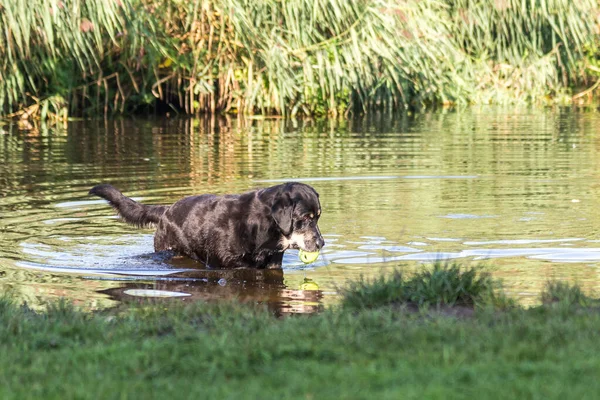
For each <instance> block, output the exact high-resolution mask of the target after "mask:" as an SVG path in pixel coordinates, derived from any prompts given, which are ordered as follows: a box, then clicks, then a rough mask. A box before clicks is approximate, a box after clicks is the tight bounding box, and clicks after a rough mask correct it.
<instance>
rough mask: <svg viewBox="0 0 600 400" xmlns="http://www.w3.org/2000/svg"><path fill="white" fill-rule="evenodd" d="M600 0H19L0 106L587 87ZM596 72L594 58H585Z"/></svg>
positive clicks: (371, 97) (2, 44)
mask: <svg viewBox="0 0 600 400" xmlns="http://www.w3.org/2000/svg"><path fill="white" fill-rule="evenodd" d="M598 9H599V7H598V4H597V2H596V1H594V0H582V1H577V2H574V1H571V0H549V1H533V2H529V1H527V2H524V1H521V0H486V1H483V2H474V1H471V0H445V1H438V0H422V1H417V0H405V1H390V0H366V1H365V0H351V1H342V0H316V1H308V0H290V1H286V2H281V1H275V0H264V1H247V0H212V1H200V0H193V1H182V0H167V1H161V2H158V1H155V0H108V1H106V0H87V1H84V0H33V1H31V2H23V1H20V0H6V1H4V2H3V3H2V5H0V26H1V27H2V28H0V29H2V31H3V32H2V33H3V34H2V35H0V59H1V60H2V61H0V114H10V113H13V112H18V114H17V115H19V116H21V117H22V118H28V117H29V116H31V115H42V116H43V117H49V118H56V119H64V118H65V116H66V115H67V114H69V115H75V114H78V113H81V112H82V111H85V112H86V113H87V114H89V115H97V114H101V113H104V114H107V113H111V112H125V111H135V109H136V108H139V107H145V106H153V105H154V106H156V104H157V99H158V103H160V104H163V105H165V106H166V107H168V109H170V110H182V111H184V112H187V113H192V114H193V113H197V112H217V111H220V112H239V113H255V112H259V113H279V114H292V115H294V114H298V113H300V114H307V115H313V114H323V113H330V114H338V113H341V112H347V111H350V110H357V111H368V110H373V109H381V110H389V109H403V108H405V107H408V106H423V105H427V104H435V103H458V104H467V103H470V102H478V103H489V102H496V103H509V102H525V101H539V100H540V99H546V98H548V97H549V96H555V97H556V96H559V95H561V94H562V93H564V92H565V91H567V90H568V89H569V88H572V87H578V86H580V85H585V84H586V83H587V79H588V77H589V76H592V75H593V74H594V71H595V69H594V68H596V67H595V62H594V59H595V57H596V54H597V51H596V47H595V45H596V40H597V38H596V36H595V28H596V21H595V15H597V13H598ZM588 65H589V66H590V67H591V69H587V70H586V68H587V66H588Z"/></svg>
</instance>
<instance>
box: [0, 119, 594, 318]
mask: <svg viewBox="0 0 600 400" xmlns="http://www.w3.org/2000/svg"><path fill="white" fill-rule="evenodd" d="M599 128H600V115H599V114H598V113H597V112H594V111H581V110H576V109H537V110H529V109H499V108H474V109H470V110H468V111H461V112H434V113H429V114H418V115H414V116H406V115H398V116H389V115H387V116H383V115H382V116H379V115H375V116H371V117H368V118H363V119H352V120H343V121H330V120H328V121H320V122H318V121H317V122H315V121H284V120H281V119H249V120H241V119H213V120H211V119H203V120H200V119H157V118H151V119H127V120H114V121H113V120H111V121H85V122H73V123H69V124H68V125H67V126H65V127H62V126H61V127H53V128H39V129H33V130H27V131H23V130H18V129H17V128H16V126H11V125H8V124H4V125H0V290H1V291H3V292H4V291H11V292H12V293H13V294H14V295H15V296H17V297H18V298H19V299H20V300H21V301H26V302H27V303H28V304H30V305H32V306H37V307H40V306H43V305H44V304H46V303H47V302H48V301H49V300H52V299H56V298H58V297H67V298H69V299H72V300H74V301H75V302H76V303H77V304H80V305H83V306H85V307H87V308H90V309H95V308H104V307H109V306H112V305H114V304H116V302H119V301H127V300H132V299H138V298H145V297H146V296H181V297H178V298H181V299H183V300H182V301H192V300H194V299H225V298H231V297H237V298H238V299H240V300H241V301H252V302H261V303H265V304H268V305H269V306H270V307H272V308H273V309H274V310H276V311H277V312H280V313H290V312H314V311H318V310H320V309H322V308H323V307H324V306H327V305H328V304H334V303H335V302H336V301H337V300H338V298H339V292H340V288H342V287H344V285H345V282H346V281H347V280H348V279H358V278H359V277H360V276H365V277H370V276H376V275H379V274H381V273H388V272H390V271H392V270H393V269H395V268H402V269H407V270H415V269H418V268H424V266H425V264H424V263H428V262H432V261H435V260H438V259H444V260H453V261H454V260H455V261H459V262H461V263H464V264H467V265H474V264H479V263H483V264H485V265H486V268H488V269H489V270H490V271H492V272H493V274H494V275H495V276H496V277H498V278H501V279H502V280H503V281H504V284H505V286H506V288H507V290H508V293H509V294H510V295H511V296H514V297H515V298H517V299H519V301H521V302H523V303H524V304H532V303H534V302H536V301H537V296H538V295H539V292H540V290H541V289H542V287H543V285H544V284H545V283H546V282H547V281H548V280H550V279H560V280H567V281H570V282H578V283H580V284H581V285H583V286H584V288H585V289H586V290H587V291H589V292H595V291H596V290H597V289H598V288H599V284H598V267H599V266H600V235H598V234H597V230H596V229H595V228H596V227H598V226H600V221H599V219H600V213H599V212H598V209H599V206H600V197H599V196H598V191H599V187H600V186H599V182H600V180H599V178H600V157H599V154H598V153H599V151H600V137H599V135H598V132H599ZM289 180H297V181H302V182H306V183H308V184H311V185H312V186H314V187H315V188H316V190H317V191H318V192H319V193H320V195H321V203H322V206H323V215H322V218H321V221H320V224H319V225H320V227H321V231H322V232H323V234H324V236H325V240H326V243H327V244H326V247H325V248H324V251H323V252H322V255H321V256H320V258H319V259H318V260H317V262H316V263H315V264H313V265H309V266H305V265H303V264H302V263H301V262H300V261H299V260H298V258H297V253H296V252H293V251H290V252H288V253H286V257H285V258H284V268H283V273H282V274H277V273H270V272H264V271H263V272H261V271H259V272H258V273H252V272H247V271H246V272H241V273H240V272H232V271H226V272H223V273H219V274H215V273H212V272H211V273H208V274H207V273H205V272H203V271H200V270H199V269H198V267H199V266H198V265H197V264H196V263H195V262H193V261H190V260H187V259H182V258H176V259H171V258H168V257H164V256H162V255H160V254H159V255H156V254H153V252H152V250H153V249H152V230H148V229H144V230H139V229H136V228H134V227H131V226H128V225H125V224H124V223H122V222H121V221H119V219H118V218H117V217H115V215H114V213H113V211H112V210H111V208H110V207H109V206H108V205H107V203H106V202H105V201H103V200H101V199H98V198H95V197H91V196H88V195H87V191H88V190H89V189H90V188H91V187H92V186H94V185H95V184H97V183H101V182H105V183H111V184H113V185H115V186H117V187H118V188H120V189H121V190H122V191H123V192H124V193H125V194H126V195H129V196H131V197H133V198H135V199H136V200H138V201H141V202H144V203H149V204H150V203H152V204H168V203H172V202H174V201H176V200H178V199H180V198H181V197H183V196H187V195H191V194H200V193H216V194H224V193H239V192H243V191H246V190H250V189H254V188H258V187H265V186H270V185H274V184H277V183H280V182H285V181H289Z"/></svg>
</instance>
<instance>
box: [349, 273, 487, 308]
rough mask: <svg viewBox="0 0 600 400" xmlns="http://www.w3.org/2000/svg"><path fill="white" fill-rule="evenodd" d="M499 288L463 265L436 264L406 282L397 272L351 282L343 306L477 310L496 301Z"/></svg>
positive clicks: (406, 279)
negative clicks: (450, 307) (453, 307)
mask: <svg viewBox="0 0 600 400" xmlns="http://www.w3.org/2000/svg"><path fill="white" fill-rule="evenodd" d="M497 286H498V284H497V282H495V281H494V280H493V279H492V277H491V275H490V274H489V273H485V272H481V271H480V268H463V267H461V266H460V265H459V264H442V263H436V264H434V265H433V267H432V268H431V269H424V270H422V271H420V272H417V273H416V274H414V275H413V276H411V277H410V278H406V277H405V276H404V275H403V274H402V273H401V272H399V271H396V272H395V273H394V274H392V275H391V276H389V277H386V276H381V277H379V278H376V279H374V280H372V281H368V280H360V281H357V282H351V283H350V285H349V287H348V288H346V289H345V290H344V298H343V302H342V304H343V305H344V306H345V307H347V308H352V309H360V308H365V307H366V308H373V307H381V306H385V305H390V304H395V305H402V304H404V305H416V306H419V307H421V306H426V307H428V306H440V305H449V306H454V305H460V306H474V305H475V304H476V303H478V302H481V303H485V302H486V301H491V300H495V299H496V297H497V296H494V295H493V294H492V293H493V291H494V289H496V288H497Z"/></svg>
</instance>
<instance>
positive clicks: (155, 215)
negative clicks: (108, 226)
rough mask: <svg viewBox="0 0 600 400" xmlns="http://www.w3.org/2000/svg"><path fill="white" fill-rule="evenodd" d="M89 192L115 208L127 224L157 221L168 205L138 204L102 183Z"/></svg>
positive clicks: (146, 224)
mask: <svg viewBox="0 0 600 400" xmlns="http://www.w3.org/2000/svg"><path fill="white" fill-rule="evenodd" d="M90 194H95V195H96V196H100V197H102V198H103V199H106V200H108V203H109V204H110V205H111V206H112V207H113V208H114V209H115V210H117V213H119V215H120V216H121V218H123V220H124V221H125V222H127V223H129V224H132V225H135V226H138V227H143V226H148V225H151V224H156V223H158V220H159V219H160V217H161V216H162V215H163V214H164V213H165V211H167V209H168V208H169V206H148V205H145V204H140V203H138V202H136V201H134V200H132V199H130V198H129V197H126V196H124V195H123V193H121V192H119V191H118V190H117V189H116V188H115V187H114V186H112V185H107V184H102V185H97V186H94V187H93V188H92V189H91V190H90Z"/></svg>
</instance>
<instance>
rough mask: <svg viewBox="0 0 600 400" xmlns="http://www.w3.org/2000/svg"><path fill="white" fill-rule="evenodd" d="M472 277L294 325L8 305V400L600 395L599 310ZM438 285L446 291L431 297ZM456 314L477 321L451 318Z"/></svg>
mask: <svg viewBox="0 0 600 400" xmlns="http://www.w3.org/2000/svg"><path fill="white" fill-rule="evenodd" d="M440 271H441V272H440ZM457 272H458V274H457ZM464 273H467V275H468V271H462V270H455V271H448V270H447V269H446V270H444V269H443V268H442V269H441V270H440V269H438V271H437V275H438V277H437V278H434V279H431V276H432V275H430V276H429V278H428V277H427V275H418V276H416V277H410V278H399V277H400V275H397V276H395V277H392V278H390V279H380V280H378V281H375V282H371V283H366V282H363V283H362V284H360V285H359V286H355V287H354V288H350V289H349V290H348V292H347V293H346V294H345V297H344V299H345V300H344V301H343V305H342V307H340V308H338V309H335V310H329V311H326V312H324V313H322V314H319V315H315V316H312V317H293V318H285V319H276V318H274V317H273V316H272V315H270V314H269V313H268V312H266V311H265V310H264V309H262V308H258V307H250V306H240V305H234V304H220V305H218V304H217V305H215V304H205V303H196V304H184V303H181V302H167V303H162V302H161V303H154V304H141V305H138V306H134V307H131V306H128V307H123V308H121V309H120V310H113V311H110V312H108V313H92V314H86V313H83V312H80V311H77V310H74V309H73V308H72V307H71V306H69V305H66V304H57V305H54V306H53V307H51V308H50V309H49V310H48V311H47V312H44V313H40V314H38V313H34V312H33V311H31V310H29V309H27V308H26V307H18V306H16V305H13V304H10V302H9V301H7V300H4V301H2V302H0V397H1V398H3V399H11V398H19V399H23V398H47V399H50V398H57V399H58V398H61V399H62V398H98V397H101V398H302V399H306V398H365V399H366V398H390V399H392V398H394V399H397V398H444V399H448V398H471V397H473V396H482V397H483V398H541V397H543V398H584V397H586V396H589V395H590V393H595V392H596V391H597V390H598V389H600V383H598V379H597V376H598V374H599V373H600V357H599V356H597V355H596V354H595V352H594V351H593V350H592V349H594V348H596V347H597V346H598V342H599V340H600V334H599V333H598V332H600V313H598V312H597V308H594V307H595V304H596V302H595V301H592V300H591V299H589V298H587V297H586V296H585V295H583V294H582V293H581V292H580V291H579V290H578V289H577V288H576V287H571V286H568V285H564V284H552V285H549V287H548V289H547V291H546V292H545V293H544V295H543V299H544V300H545V301H547V303H546V304H544V305H542V306H540V307H537V308H533V309H522V308H520V307H516V306H513V305H510V304H508V303H503V304H504V306H503V307H502V308H501V309H500V308H498V307H496V306H493V303H494V302H490V301H489V297H488V296H487V295H485V293H488V289H489V288H490V287H489V285H488V283H489V282H490V281H488V278H487V277H484V278H483V280H481V279H480V278H477V277H474V278H475V279H472V278H473V277H469V276H466V275H464ZM465 276H466V277H465ZM440 278H442V279H440ZM419 281H420V282H421V283H423V285H421V286H419V285H416V283H417V282H419ZM434 282H446V285H445V286H444V285H443V286H444V287H445V288H443V289H439V288H438V289H437V292H438V293H439V294H440V295H439V296H430V295H425V294H426V293H428V292H429V290H424V289H423V288H425V287H429V288H431V287H434V286H436V285H437V283H434ZM469 282H471V283H470V284H469ZM473 282H476V283H478V285H475V286H474V285H473ZM485 282H487V283H485ZM479 284H483V286H481V285H479ZM375 286H377V287H378V288H375ZM384 287H387V289H383V288H384ZM390 287H396V288H400V290H399V291H400V292H402V293H404V295H401V296H400V297H402V298H405V295H406V294H409V293H411V296H409V297H410V298H411V299H412V300H409V301H399V300H398V297H397V296H396V297H390V298H389V299H388V300H389V301H382V302H379V303H378V304H377V305H375V304H371V305H370V306H369V307H365V306H364V305H360V304H359V303H358V302H357V301H356V297H353V296H355V295H356V294H357V290H358V291H359V292H361V294H359V295H358V296H359V297H364V293H365V290H371V291H372V292H377V293H381V292H385V291H387V292H389V293H392V292H395V293H398V290H392V289H390ZM367 288H368V289H367ZM461 288H463V289H464V288H468V289H467V291H469V290H471V289H476V292H474V293H471V295H469V296H465V295H464V294H465V293H467V292H465V291H464V290H462V289H461ZM477 288H479V289H477ZM480 289H481V290H480ZM449 293H450V294H452V293H454V295H449ZM457 293H458V295H456V294H457ZM460 293H463V294H460ZM498 296H499V295H498ZM379 298H380V299H381V297H380V296H379ZM486 298H487V299H488V300H485V299H486ZM418 299H423V301H422V302H420V301H418ZM418 304H421V306H420V308H418ZM451 305H455V306H457V305H460V306H461V307H468V308H471V309H473V310H474V311H475V312H474V313H473V314H470V315H464V314H461V315H459V316H458V317H457V316H449V314H448V313H447V312H446V311H445V309H444V308H443V306H451ZM415 306H416V307H417V308H415ZM432 306H434V307H433V308H432ZM440 307H441V308H440Z"/></svg>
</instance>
